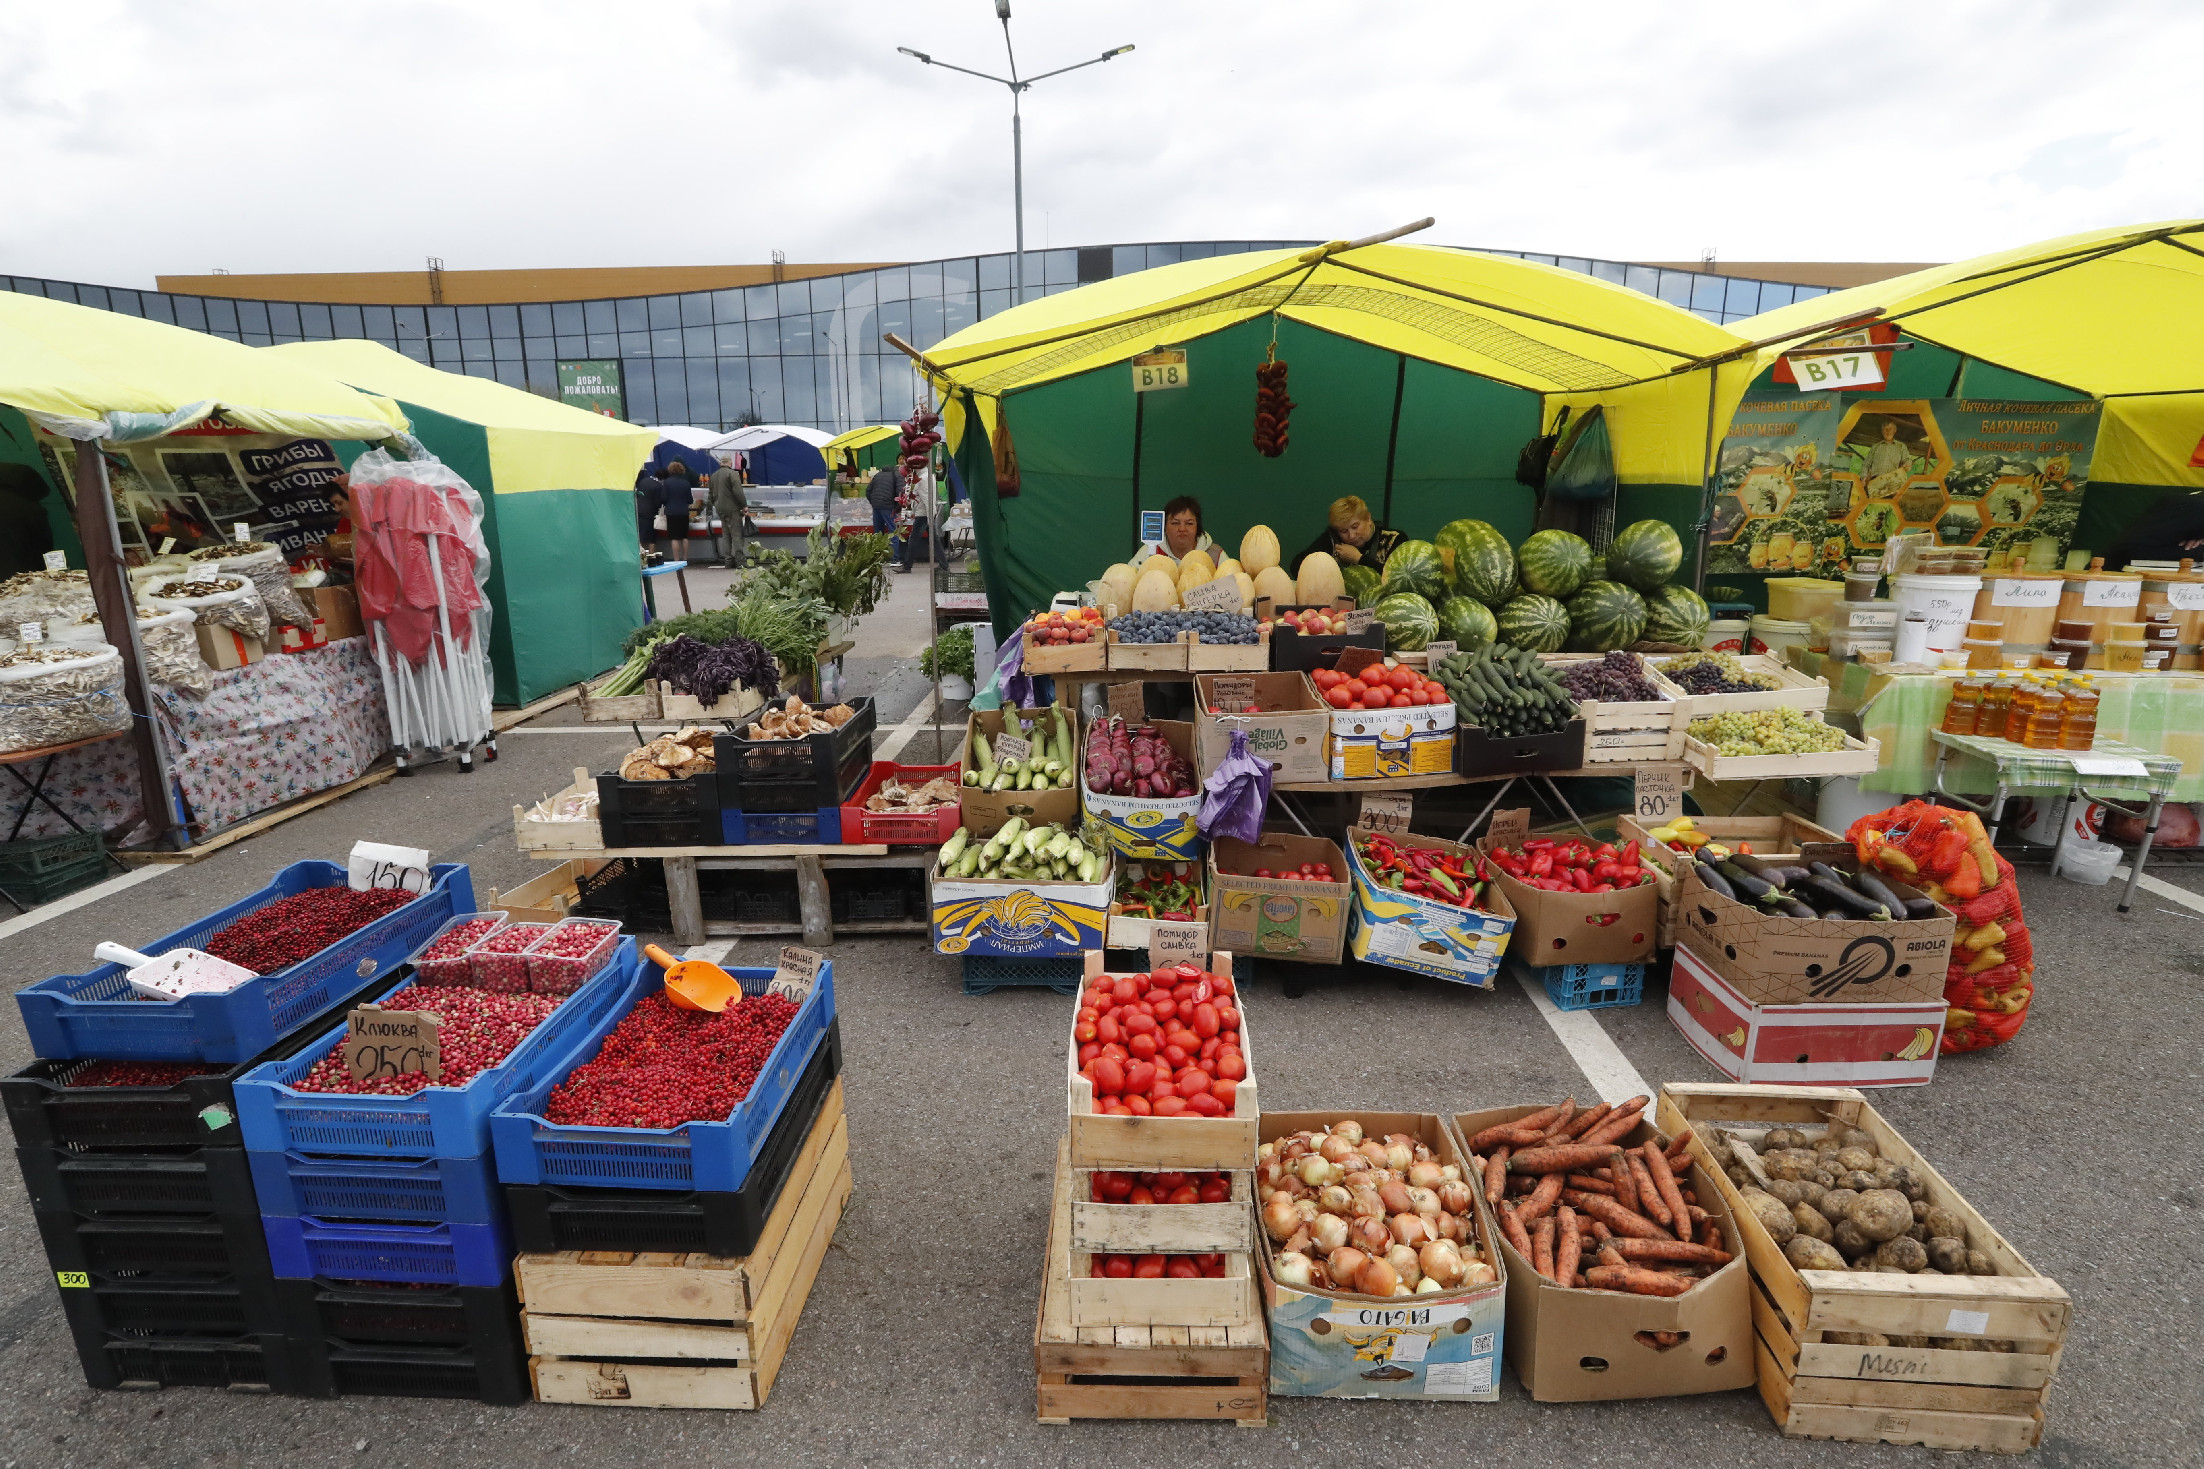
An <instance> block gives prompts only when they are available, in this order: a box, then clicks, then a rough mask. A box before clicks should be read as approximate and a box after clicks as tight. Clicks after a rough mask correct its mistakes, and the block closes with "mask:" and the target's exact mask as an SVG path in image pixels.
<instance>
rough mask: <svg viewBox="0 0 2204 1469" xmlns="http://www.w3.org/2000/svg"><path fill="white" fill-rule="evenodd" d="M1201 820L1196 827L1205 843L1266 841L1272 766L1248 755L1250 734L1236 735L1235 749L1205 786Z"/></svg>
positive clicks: (1240, 732) (1219, 763)
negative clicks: (1228, 839)
mask: <svg viewBox="0 0 2204 1469" xmlns="http://www.w3.org/2000/svg"><path fill="white" fill-rule="evenodd" d="M1201 788H1202V793H1203V794H1202V803H1201V816H1200V818H1199V819H1198V820H1197V822H1196V825H1197V826H1198V827H1199V828H1200V830H1201V834H1202V836H1203V838H1204V839H1206V840H1209V841H1215V840H1216V839H1217V838H1218V837H1220V836H1226V837H1233V838H1235V839H1237V840H1239V841H1243V842H1254V841H1260V840H1262V836H1263V813H1264V812H1265V811H1266V810H1268V809H1269V807H1270V762H1269V761H1268V760H1259V759H1257V758H1256V757H1255V756H1253V755H1250V754H1249V753H1248V752H1247V731H1246V730H1244V729H1236V730H1234V731H1232V749H1231V752H1230V753H1228V754H1227V755H1226V756H1225V757H1224V759H1222V760H1220V761H1219V762H1217V768H1216V769H1215V770H1213V771H1211V772H1210V773H1209V779H1207V780H1205V781H1203V782H1202V783H1201Z"/></svg>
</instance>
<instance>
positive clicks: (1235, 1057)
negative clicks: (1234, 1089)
mask: <svg viewBox="0 0 2204 1469" xmlns="http://www.w3.org/2000/svg"><path fill="white" fill-rule="evenodd" d="M1217 1075H1219V1076H1220V1077H1223V1078H1224V1079H1225V1080H1226V1081H1238V1080H1239V1079H1240V1078H1241V1077H1243V1076H1246V1075H1247V1058H1246V1057H1245V1056H1243V1055H1241V1054H1240V1053H1239V1052H1238V1051H1237V1050H1235V1049H1233V1048H1232V1047H1230V1046H1224V1047H1221V1048H1220V1049H1219V1050H1218V1052H1217Z"/></svg>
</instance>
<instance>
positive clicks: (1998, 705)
mask: <svg viewBox="0 0 2204 1469" xmlns="http://www.w3.org/2000/svg"><path fill="white" fill-rule="evenodd" d="M2012 707H2013V684H2012V680H2010V679H2008V678H2006V677H2005V676H2004V675H2003V674H1999V675H1998V676H1997V677H1996V678H1993V679H1991V680H1990V682H1989V685H1988V686H1987V687H1986V688H1984V689H1983V690H1982V703H1981V707H1980V708H1978V709H1977V710H1976V711H1975V716H1974V732H1975V733H1976V734H1978V735H1980V736H1981V737H1982V738H1984V739H1986V740H2001V739H2003V738H2005V721H2006V716H2007V715H2008V714H2009V713H2010V712H2011V710H2012Z"/></svg>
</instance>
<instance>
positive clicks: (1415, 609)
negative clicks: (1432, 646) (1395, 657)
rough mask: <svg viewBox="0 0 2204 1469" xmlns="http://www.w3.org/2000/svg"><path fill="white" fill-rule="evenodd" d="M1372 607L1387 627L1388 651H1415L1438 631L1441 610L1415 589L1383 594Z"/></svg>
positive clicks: (1386, 643)
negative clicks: (1436, 609) (1438, 610)
mask: <svg viewBox="0 0 2204 1469" xmlns="http://www.w3.org/2000/svg"><path fill="white" fill-rule="evenodd" d="M1371 610H1372V611H1374V612H1376V613H1377V620H1378V621H1379V622H1380V623H1382V624H1383V625H1384V627H1385V648H1386V651H1387V652H1395V653H1413V652H1415V651H1416V650H1417V649H1418V648H1421V647H1422V646H1423V645H1424V644H1426V643H1428V642H1430V641H1431V640H1432V639H1433V638H1435V637H1437V636H1438V635H1439V614H1438V613H1436V612H1434V611H1433V610H1432V609H1431V603H1430V602H1428V601H1427V600H1425V599H1424V598H1422V597H1419V596H1417V595H1416V594H1415V593H1414V592H1394V593H1391V594H1390V595H1388V596H1383V597H1380V598H1378V600H1377V606H1376V607H1374V608H1372V609H1371Z"/></svg>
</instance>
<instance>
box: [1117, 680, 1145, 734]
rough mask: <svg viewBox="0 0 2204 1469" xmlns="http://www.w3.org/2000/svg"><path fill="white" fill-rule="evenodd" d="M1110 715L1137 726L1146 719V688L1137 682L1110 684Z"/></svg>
mask: <svg viewBox="0 0 2204 1469" xmlns="http://www.w3.org/2000/svg"><path fill="white" fill-rule="evenodd" d="M1110 713H1112V714H1114V715H1116V716H1117V717H1118V718H1119V719H1122V720H1124V721H1125V722H1126V723H1127V724H1139V723H1140V722H1141V721H1142V720H1144V719H1146V718H1147V717H1148V686H1147V685H1146V684H1144V683H1140V682H1137V681H1136V682H1133V683H1113V684H1111V685H1110Z"/></svg>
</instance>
